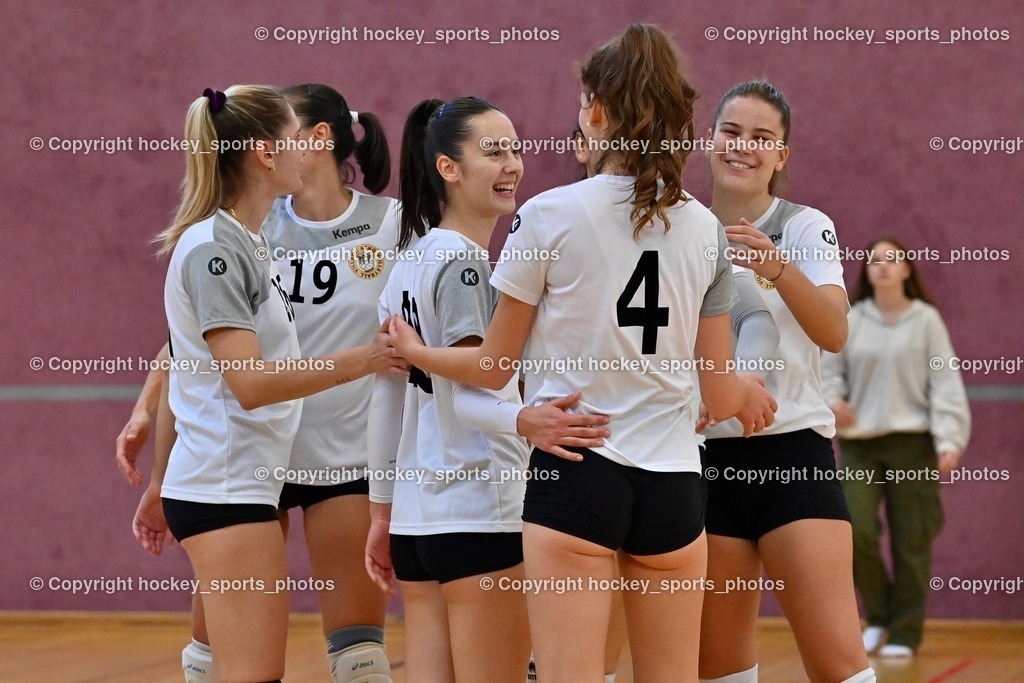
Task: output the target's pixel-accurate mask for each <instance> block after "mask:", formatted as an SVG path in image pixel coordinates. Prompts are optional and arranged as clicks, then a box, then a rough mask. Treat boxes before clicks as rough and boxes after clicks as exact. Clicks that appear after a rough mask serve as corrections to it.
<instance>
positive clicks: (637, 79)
mask: <svg viewBox="0 0 1024 683" xmlns="http://www.w3.org/2000/svg"><path fill="white" fill-rule="evenodd" d="M580 81H581V82H582V84H583V90H584V93H585V94H586V95H588V96H591V95H592V96H594V97H596V98H597V99H598V100H599V101H600V102H601V104H602V105H603V107H604V109H605V111H606V112H607V113H608V119H609V124H610V125H609V129H608V140H610V141H624V142H625V141H642V140H646V141H649V147H648V150H647V152H644V150H642V149H625V150H622V151H619V152H617V154H618V157H619V158H621V161H622V168H623V170H624V171H625V173H626V174H627V175H630V176H633V177H635V178H636V181H635V182H634V184H633V196H632V201H631V203H632V206H633V209H632V211H631V212H630V218H631V219H632V221H633V237H634V238H638V237H639V236H640V232H641V231H642V230H643V229H644V228H645V227H646V226H647V225H648V224H650V225H653V224H654V219H655V218H658V219H660V220H661V221H662V222H663V223H664V224H665V230H668V229H669V228H670V227H671V226H670V225H669V221H668V216H667V214H666V211H665V210H666V209H667V208H669V207H671V206H673V205H675V204H679V203H682V202H686V201H689V199H690V197H689V196H687V195H686V193H685V192H683V187H682V182H683V169H684V168H685V167H686V157H687V156H688V155H689V154H690V152H691V151H692V150H693V141H694V128H693V103H694V100H696V99H697V97H698V95H697V91H696V90H694V89H693V87H691V86H690V84H689V82H688V81H687V80H686V78H685V77H684V76H683V59H682V55H681V54H680V52H679V48H677V47H676V45H675V43H674V42H672V39H671V38H669V36H668V34H666V33H665V32H664V31H662V30H661V29H660V28H658V27H657V26H654V25H652V24H631V25H630V27H629V28H627V29H626V31H625V32H624V33H623V34H622V35H621V36H618V37H616V38H613V39H612V40H610V41H609V42H608V43H606V44H605V45H603V46H601V47H599V48H598V49H597V50H595V51H594V52H593V53H591V55H590V56H589V57H588V58H587V61H586V63H584V64H583V66H582V67H581V68H580ZM607 157H608V153H607V152H605V153H602V154H601V156H600V157H599V158H598V160H597V164H596V166H597V169H598V170H601V169H602V168H603V167H604V166H605V164H606V163H607V161H608V159H607ZM659 180H661V181H662V182H663V183H664V192H663V193H661V196H660V197H659V187H658V181H659Z"/></svg>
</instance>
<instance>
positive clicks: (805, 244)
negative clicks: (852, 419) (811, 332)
mask: <svg viewBox="0 0 1024 683" xmlns="http://www.w3.org/2000/svg"><path fill="white" fill-rule="evenodd" d="M754 227H756V228H757V229H758V230H760V231H761V232H763V233H764V234H766V235H768V237H769V238H771V240H772V242H773V243H774V244H775V245H776V246H777V247H779V249H781V250H782V252H783V253H784V254H785V255H786V256H787V257H788V258H789V259H790V261H791V262H792V265H795V266H796V267H797V268H799V269H800V272H801V273H803V274H804V275H805V276H807V279H808V280H810V281H811V282H812V283H813V284H814V285H816V286H819V287H820V286H822V285H835V286H836V287H841V288H842V289H843V291H844V292H845V291H846V285H845V283H844V282H843V263H842V260H841V258H842V257H841V254H840V253H839V242H838V240H837V239H836V229H835V225H833V224H832V221H831V219H829V217H828V216H826V215H825V214H823V213H822V212H821V211H818V210H817V209H812V208H810V207H806V206H800V205H799V204H793V203H791V202H787V201H785V200H784V199H779V198H777V197H776V198H775V200H774V201H772V204H771V206H770V207H768V210H767V211H766V212H765V213H764V215H763V216H761V217H760V218H758V219H757V220H756V221H755V222H754ZM787 267H792V266H787ZM758 284H760V285H761V294H762V296H763V298H764V302H765V304H767V306H768V310H769V311H771V314H772V317H774V318H775V324H776V325H777V326H778V328H779V336H780V340H779V348H778V351H777V352H776V357H775V358H773V359H766V360H772V361H775V362H776V363H778V364H780V365H781V369H775V370H771V371H770V372H769V373H768V377H767V380H766V382H765V386H766V388H767V389H768V392H769V393H770V394H771V395H772V396H773V397H774V398H775V400H776V401H777V402H778V404H779V410H778V412H776V413H775V422H774V423H773V424H772V425H771V426H770V427H767V428H766V429H765V430H764V431H762V432H759V433H758V435H766V434H785V433H788V432H796V431H799V430H801V429H813V430H814V431H816V432H817V433H819V434H821V435H822V436H824V437H826V438H829V439H831V438H832V437H833V436H835V433H836V421H835V416H834V415H833V414H832V411H831V410H830V409H829V407H828V405H826V404H825V398H824V396H823V395H822V389H821V350H820V348H819V347H818V345H817V344H815V343H814V342H812V341H811V338H810V337H808V336H807V334H806V333H805V332H804V331H803V328H801V327H800V323H798V322H797V321H796V318H794V317H793V314H792V313H791V312H790V310H789V307H788V306H787V305H786V302H785V301H783V300H782V297H781V296H780V295H779V293H778V291H777V290H776V289H775V285H773V284H772V283H770V282H768V281H767V280H764V279H758ZM706 434H707V435H708V438H711V439H714V438H723V437H736V436H743V425H741V424H740V422H739V420H736V419H735V418H733V419H731V420H727V421H726V422H724V423H722V424H721V425H719V426H717V427H714V428H713V429H708V430H706Z"/></svg>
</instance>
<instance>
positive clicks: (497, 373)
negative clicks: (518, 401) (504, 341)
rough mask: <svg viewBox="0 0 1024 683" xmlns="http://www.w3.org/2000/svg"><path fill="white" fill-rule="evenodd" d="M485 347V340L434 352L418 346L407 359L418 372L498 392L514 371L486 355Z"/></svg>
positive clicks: (497, 359)
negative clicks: (471, 344) (473, 345)
mask: <svg viewBox="0 0 1024 683" xmlns="http://www.w3.org/2000/svg"><path fill="white" fill-rule="evenodd" d="M487 347H488V344H487V340H486V339H484V342H483V344H482V345H481V346H478V347H470V346H464V347H449V348H445V349H436V348H431V347H428V346H419V347H416V348H414V349H411V350H410V352H409V354H408V355H407V356H406V360H408V361H409V362H410V363H411V364H412V365H415V366H416V367H418V368H419V369H420V370H423V371H425V372H429V373H431V374H434V375H441V376H442V377H447V378H448V379H450V380H453V381H455V382H459V383H461V384H468V385H471V386H475V387H485V388H487V389H494V390H497V389H501V388H502V387H504V386H505V385H506V384H508V381H509V380H510V379H512V375H513V374H515V371H514V370H513V369H512V367H511V366H512V364H511V363H509V362H507V361H506V362H501V359H500V358H496V357H493V356H490V355H488V354H489V352H488V351H487ZM502 368H505V369H502Z"/></svg>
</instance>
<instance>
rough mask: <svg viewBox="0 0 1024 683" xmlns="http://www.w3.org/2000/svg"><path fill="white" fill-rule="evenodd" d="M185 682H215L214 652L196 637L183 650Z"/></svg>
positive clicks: (182, 663) (182, 666)
mask: <svg viewBox="0 0 1024 683" xmlns="http://www.w3.org/2000/svg"><path fill="white" fill-rule="evenodd" d="M181 668H182V670H183V671H184V672H185V683H213V652H211V651H210V646H209V645H207V644H205V643H200V642H199V641H198V640H196V639H195V638H193V639H192V642H191V643H189V644H188V645H186V646H185V649H184V650H182V651H181Z"/></svg>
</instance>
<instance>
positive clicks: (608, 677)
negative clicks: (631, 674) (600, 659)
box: [604, 674, 615, 683]
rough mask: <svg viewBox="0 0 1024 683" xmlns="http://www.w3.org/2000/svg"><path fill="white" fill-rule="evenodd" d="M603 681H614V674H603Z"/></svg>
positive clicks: (613, 682)
mask: <svg viewBox="0 0 1024 683" xmlns="http://www.w3.org/2000/svg"><path fill="white" fill-rule="evenodd" d="M604 683H615V674H605V675H604Z"/></svg>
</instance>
